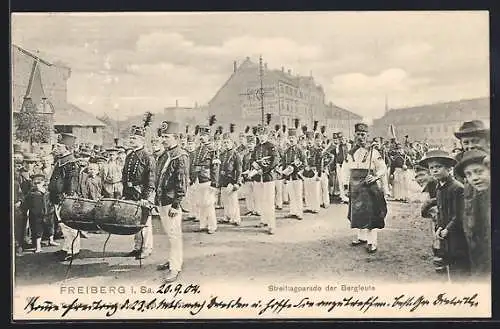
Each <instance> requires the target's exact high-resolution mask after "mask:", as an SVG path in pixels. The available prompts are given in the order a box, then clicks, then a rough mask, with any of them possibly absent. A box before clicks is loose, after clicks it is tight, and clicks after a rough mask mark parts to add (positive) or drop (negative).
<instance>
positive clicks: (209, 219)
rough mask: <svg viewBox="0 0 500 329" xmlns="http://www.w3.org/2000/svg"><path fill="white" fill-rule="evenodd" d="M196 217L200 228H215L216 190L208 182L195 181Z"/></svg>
mask: <svg viewBox="0 0 500 329" xmlns="http://www.w3.org/2000/svg"><path fill="white" fill-rule="evenodd" d="M196 184H198V186H197V187H196V197H195V203H196V218H199V220H200V229H202V230H203V229H207V228H208V230H209V231H215V230H217V217H216V215H215V202H216V200H215V199H216V191H215V190H214V189H213V188H212V187H211V186H210V182H205V183H201V184H199V183H196Z"/></svg>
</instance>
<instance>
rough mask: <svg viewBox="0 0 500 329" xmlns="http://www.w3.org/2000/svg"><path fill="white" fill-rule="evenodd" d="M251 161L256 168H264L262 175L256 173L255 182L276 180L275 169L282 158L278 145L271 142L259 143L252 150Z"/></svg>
mask: <svg viewBox="0 0 500 329" xmlns="http://www.w3.org/2000/svg"><path fill="white" fill-rule="evenodd" d="M250 161H251V163H252V167H253V168H254V169H257V168H258V169H262V172H263V174H262V175H259V174H257V175H255V176H254V177H253V180H254V181H255V182H260V181H262V182H271V181H273V180H275V172H274V169H275V168H276V167H277V166H278V165H279V163H280V159H279V154H278V150H277V149H276V146H275V145H274V144H273V143H271V142H265V143H263V144H257V146H255V149H254V150H253V152H252V156H251V160H250Z"/></svg>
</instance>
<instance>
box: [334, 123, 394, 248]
mask: <svg viewBox="0 0 500 329" xmlns="http://www.w3.org/2000/svg"><path fill="white" fill-rule="evenodd" d="M354 133H355V144H354V146H353V148H352V149H351V151H350V152H349V154H348V155H347V156H348V159H349V161H348V162H344V165H343V166H342V170H343V177H344V178H345V181H344V186H345V187H346V189H347V188H348V190H349V210H348V215H347V218H348V219H349V221H350V222H351V228H352V229H355V230H356V233H357V237H356V239H355V240H354V241H353V242H352V243H351V245H352V246H358V245H363V244H367V251H368V253H374V252H376V251H377V245H378V240H377V229H383V228H384V226H385V216H386V215H387V203H386V201H385V196H384V191H383V188H382V182H381V178H382V175H385V174H386V171H387V167H386V166H385V162H384V159H382V156H381V155H380V153H379V152H378V151H377V150H376V149H375V148H374V147H373V145H368V143H367V138H368V125H366V124H364V123H357V124H356V125H355V126H354Z"/></svg>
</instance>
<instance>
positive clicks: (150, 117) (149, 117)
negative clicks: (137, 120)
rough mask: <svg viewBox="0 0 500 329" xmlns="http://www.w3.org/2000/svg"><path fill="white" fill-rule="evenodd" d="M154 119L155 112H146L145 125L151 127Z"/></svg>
mask: <svg viewBox="0 0 500 329" xmlns="http://www.w3.org/2000/svg"><path fill="white" fill-rule="evenodd" d="M152 121H153V113H151V112H149V111H148V112H146V114H144V120H143V127H144V128H146V127H149V126H150V125H151V122H152Z"/></svg>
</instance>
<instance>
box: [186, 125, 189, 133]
mask: <svg viewBox="0 0 500 329" xmlns="http://www.w3.org/2000/svg"><path fill="white" fill-rule="evenodd" d="M187 133H189V125H186V134H187Z"/></svg>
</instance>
